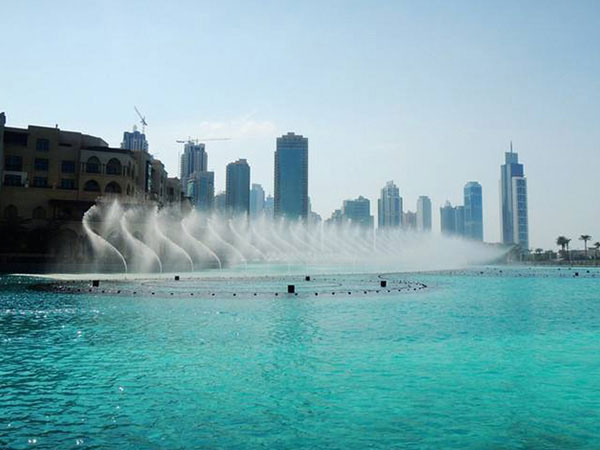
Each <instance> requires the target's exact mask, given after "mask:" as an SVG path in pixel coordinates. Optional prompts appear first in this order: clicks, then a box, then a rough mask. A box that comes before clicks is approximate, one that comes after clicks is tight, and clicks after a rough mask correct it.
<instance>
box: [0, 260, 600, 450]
mask: <svg viewBox="0 0 600 450" xmlns="http://www.w3.org/2000/svg"><path fill="white" fill-rule="evenodd" d="M480 272H483V273H480ZM579 273H580V276H579V277H574V276H573V271H570V272H568V271H566V270H564V269H563V270H562V271H558V270H557V269H535V270H532V269H512V270H511V269H503V271H502V272H500V271H499V269H497V268H486V269H481V270H479V269H478V270H474V271H465V272H455V273H450V274H446V273H438V274H412V275H386V276H384V278H386V279H387V280H388V283H389V286H388V287H391V289H390V292H387V291H386V290H385V289H379V288H378V287H377V283H378V278H377V277H376V276H374V275H364V276H361V275H336V276H325V275H319V276H315V277H314V278H313V279H312V280H311V281H310V282H308V283H307V282H305V283H302V282H301V281H300V280H299V279H298V278H293V277H291V276H290V277H286V276H280V277H276V278H264V279H263V278H257V279H250V278H243V277H235V278H230V279H228V278H225V279H223V280H216V279H214V280H209V281H198V280H192V279H190V280H187V279H182V280H181V281H180V282H178V283H176V282H171V281H164V282H159V281H153V280H131V281H128V282H123V283H118V282H102V285H101V288H102V289H105V293H102V292H101V291H100V289H93V292H91V293H90V292H88V287H89V286H88V284H77V283H75V284H73V285H72V286H71V287H70V288H69V289H73V290H74V289H75V288H80V289H82V290H84V291H85V292H84V293H79V294H73V293H65V292H54V291H49V292H44V291H32V290H29V289H28V288H27V287H28V285H30V284H31V283H32V282H34V281H35V282H37V281H36V280H33V281H32V280H31V279H29V278H23V277H6V278H3V279H2V286H1V290H0V448H5V447H8V448H26V447H31V446H38V447H41V448H70V447H76V446H81V447H97V448H120V449H123V448H125V449H126V448H185V447H194V448H198V447H208V448H294V449H298V448H344V449H348V448H356V449H363V448H394V447H395V448H419V449H421V448H431V449H437V448H535V449H537V448H561V449H565V448H600V428H599V427H600V426H599V424H600V288H599V287H600V272H599V271H597V270H590V273H587V272H586V270H582V269H579ZM290 280H291V282H294V283H297V285H298V291H299V295H298V296H289V295H287V294H284V292H283V290H284V289H285V285H286V284H287V283H288V282H290ZM404 280H416V281H419V282H423V283H424V284H425V285H426V286H427V288H426V289H419V290H417V291H414V290H412V286H413V285H408V286H411V289H402V290H401V291H400V292H398V291H397V290H396V287H398V286H404V285H402V284H401V283H400V281H404ZM83 288H85V289H83ZM363 288H364V290H367V293H364V290H363ZM376 288H377V290H380V292H376V291H375V289H376ZM117 291H119V293H117ZM188 291H189V292H188ZM133 292H136V294H133ZM152 292H154V293H155V294H154V295H152V294H151V293H152ZM275 292H278V296H275V295H274V293H275ZM315 292H317V293H318V294H319V295H314V293H315ZM332 292H334V293H335V295H334V294H332ZM347 292H351V293H350V294H348V293H347ZM171 293H173V294H174V295H171ZM192 293H193V294H195V295H194V296H192V295H191V294H192ZM213 293H215V295H214V296H213V295H212V294H213ZM234 293H235V294H236V296H235V297H234V296H233V294H234ZM254 293H257V295H256V296H254Z"/></svg>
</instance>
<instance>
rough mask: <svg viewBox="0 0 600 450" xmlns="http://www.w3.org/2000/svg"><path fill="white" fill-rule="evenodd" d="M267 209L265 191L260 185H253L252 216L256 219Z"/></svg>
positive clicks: (251, 191)
mask: <svg viewBox="0 0 600 450" xmlns="http://www.w3.org/2000/svg"><path fill="white" fill-rule="evenodd" d="M264 209H265V191H264V189H263V188H262V186H261V185H260V184H254V183H253V184H252V189H250V216H251V217H256V216H258V215H260V214H262V213H263V211H264Z"/></svg>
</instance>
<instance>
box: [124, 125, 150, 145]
mask: <svg viewBox="0 0 600 450" xmlns="http://www.w3.org/2000/svg"><path fill="white" fill-rule="evenodd" d="M121 148H123V149H125V150H132V151H138V152H147V151H148V141H147V140H146V135H145V134H144V133H140V132H139V131H138V129H137V127H136V126H135V125H134V126H133V131H125V132H124V133H123V142H121Z"/></svg>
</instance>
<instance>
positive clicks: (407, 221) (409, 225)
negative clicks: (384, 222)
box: [402, 211, 417, 230]
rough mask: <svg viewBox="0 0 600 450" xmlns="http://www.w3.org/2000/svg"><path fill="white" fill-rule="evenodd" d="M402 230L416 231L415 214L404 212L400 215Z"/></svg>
mask: <svg viewBox="0 0 600 450" xmlns="http://www.w3.org/2000/svg"><path fill="white" fill-rule="evenodd" d="M402 228H404V229H405V230H416V229H417V213H416V212H412V211H406V212H405V213H402Z"/></svg>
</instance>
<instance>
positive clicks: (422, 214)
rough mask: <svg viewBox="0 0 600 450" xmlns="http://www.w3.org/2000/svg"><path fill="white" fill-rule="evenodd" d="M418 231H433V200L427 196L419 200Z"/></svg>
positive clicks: (422, 196)
mask: <svg viewBox="0 0 600 450" xmlns="http://www.w3.org/2000/svg"><path fill="white" fill-rule="evenodd" d="M417 230H419V231H431V200H430V199H429V197H427V196H425V195H421V196H420V197H419V198H418V200H417Z"/></svg>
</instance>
